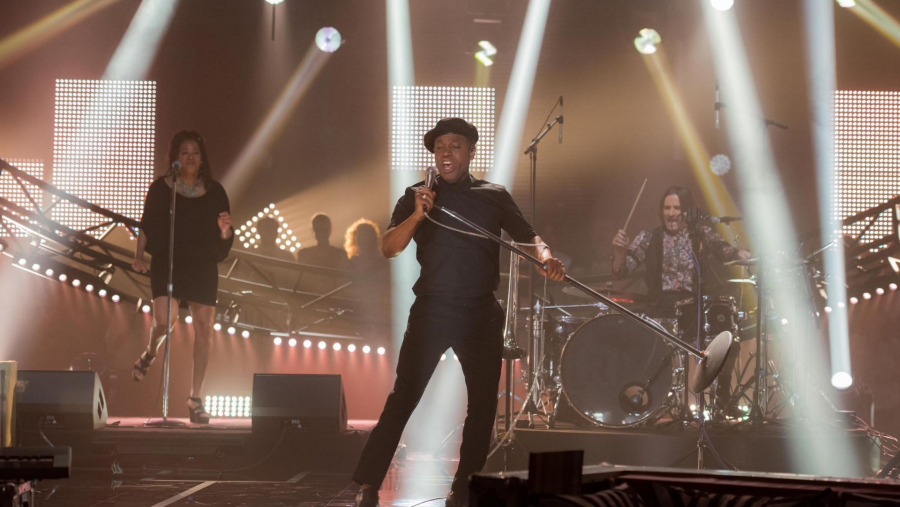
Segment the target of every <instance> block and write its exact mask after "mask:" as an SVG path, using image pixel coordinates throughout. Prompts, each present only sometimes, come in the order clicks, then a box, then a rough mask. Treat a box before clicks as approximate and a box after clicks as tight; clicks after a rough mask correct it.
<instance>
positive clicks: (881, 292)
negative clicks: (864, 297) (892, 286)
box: [875, 287, 884, 296]
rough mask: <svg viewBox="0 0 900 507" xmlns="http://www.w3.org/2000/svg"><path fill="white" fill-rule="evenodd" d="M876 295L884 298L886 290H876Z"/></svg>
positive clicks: (879, 288)
mask: <svg viewBox="0 0 900 507" xmlns="http://www.w3.org/2000/svg"><path fill="white" fill-rule="evenodd" d="M875 294H878V295H879V296H883V295H884V289H882V288H881V287H878V288H877V289H875Z"/></svg>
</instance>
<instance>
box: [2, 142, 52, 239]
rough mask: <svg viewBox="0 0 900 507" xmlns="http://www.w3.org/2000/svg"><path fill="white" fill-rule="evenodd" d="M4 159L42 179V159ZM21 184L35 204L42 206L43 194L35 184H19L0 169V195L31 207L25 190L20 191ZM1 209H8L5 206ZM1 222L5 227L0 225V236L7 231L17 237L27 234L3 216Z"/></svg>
mask: <svg viewBox="0 0 900 507" xmlns="http://www.w3.org/2000/svg"><path fill="white" fill-rule="evenodd" d="M4 160H6V162H7V163H8V164H10V165H13V166H15V167H18V168H19V170H21V171H24V172H25V173H27V174H30V175H32V176H34V177H35V178H37V179H44V161H43V160H37V159H21V158H7V159H4ZM22 186H24V187H25V189H26V190H27V191H28V194H29V195H31V198H32V199H34V202H35V204H37V206H38V207H43V195H44V194H43V192H40V191H39V190H38V187H37V185H35V184H33V183H30V182H25V181H23V182H22V184H21V185H20V184H19V182H18V181H16V180H15V178H13V177H12V175H10V174H9V172H8V171H0V197H3V198H5V199H7V200H9V201H10V202H12V203H14V204H16V205H18V206H21V207H23V208H28V209H32V205H31V201H30V200H29V199H28V196H26V195H25V192H23V191H22ZM3 209H4V210H5V211H9V210H8V209H7V208H5V207H4V208H3ZM3 223H4V224H5V225H6V227H0V238H5V237H9V236H10V234H9V231H12V233H13V235H14V236H17V237H23V236H27V233H25V231H23V230H22V229H20V228H18V227H16V226H15V224H14V222H13V221H11V220H9V219H6V218H4V219H3Z"/></svg>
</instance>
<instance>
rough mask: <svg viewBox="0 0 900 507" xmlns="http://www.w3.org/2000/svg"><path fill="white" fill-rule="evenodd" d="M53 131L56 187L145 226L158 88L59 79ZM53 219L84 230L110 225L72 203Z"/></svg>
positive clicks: (139, 83) (55, 212)
mask: <svg viewBox="0 0 900 507" xmlns="http://www.w3.org/2000/svg"><path fill="white" fill-rule="evenodd" d="M53 127H54V128H53V183H54V185H56V186H57V187H59V188H60V189H62V190H64V191H66V192H69V193H70V194H74V195H76V196H78V197H81V198H82V199H85V200H87V201H88V202H90V203H92V204H96V205H98V206H100V207H103V208H106V209H108V210H110V211H114V212H116V213H119V214H122V215H125V216H126V217H129V218H133V219H135V220H140V218H141V212H142V210H143V204H144V195H145V194H146V193H147V189H148V188H149V187H150V183H152V181H153V159H154V155H153V152H154V144H155V140H156V82H155V81H110V80H85V79H57V80H56V117H55V120H54V125H53ZM53 218H54V220H56V221H58V222H60V223H62V224H65V225H67V226H69V227H72V228H74V229H79V230H84V229H87V228H89V227H93V226H96V225H97V224H100V223H103V222H105V221H107V218H105V217H103V216H101V215H97V214H95V213H93V212H91V211H89V210H86V209H84V208H80V207H78V206H75V205H74V204H71V203H67V202H63V203H60V205H59V206H57V207H56V208H54V210H53ZM102 232H103V231H91V234H94V235H97V236H99V235H100V234H102Z"/></svg>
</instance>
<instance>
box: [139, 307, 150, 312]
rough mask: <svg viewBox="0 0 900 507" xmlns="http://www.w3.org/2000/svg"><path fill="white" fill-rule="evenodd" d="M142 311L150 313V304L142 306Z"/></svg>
mask: <svg viewBox="0 0 900 507" xmlns="http://www.w3.org/2000/svg"><path fill="white" fill-rule="evenodd" d="M141 311H142V312H144V313H150V305H144V306H142V307H141Z"/></svg>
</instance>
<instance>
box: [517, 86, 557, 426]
mask: <svg viewBox="0 0 900 507" xmlns="http://www.w3.org/2000/svg"><path fill="white" fill-rule="evenodd" d="M562 104H563V98H562V96H560V97H559V99H558V100H557V101H556V103H555V104H553V109H551V110H550V113H549V114H548V115H547V118H546V119H544V123H543V126H542V127H541V130H540V132H538V134H537V135H536V136H535V137H534V139H532V140H531V144H529V145H528V148H526V149H525V155H528V156H529V158H530V159H531V196H530V197H531V203H530V204H531V210H530V211H531V222H532V224H534V223H535V222H536V221H537V218H536V217H537V215H536V214H535V213H536V212H535V196H536V194H537V152H538V145H539V144H540V143H541V140H542V139H543V138H544V136H546V135H547V134H548V133H549V132H550V131H551V130H553V127H555V126H556V125H559V127H560V128H559V142H560V143H562V125H563V115H562ZM556 106H560V112H559V114H558V115H557V116H556V118H554V119H553V121H552V122H549V123H548V121H549V120H550V117H551V116H553V112H554V111H556ZM534 277H535V274H534V271H532V272H531V274H530V276H529V277H528V298H529V305H528V308H529V310H528V315H529V320H530V321H531V338H530V339H529V341H528V344H529V345H528V362H527V366H528V369H527V373H526V376H525V378H526V379H528V382H527V383H526V387H525V388H526V392H531V384H532V383H533V382H535V372H536V371H538V369H541V368H543V367H544V365H543V364H536V361H540V358H539V357H537V356H538V351H539V350H541V349H542V348H543V347H542V344H541V343H535V342H536V341H538V342H539V341H540V340H541V335H542V332H541V331H542V329H541V328H542V327H543V325H544V322H543V315H542V314H539V313H538V312H537V311H536V310H535V308H536V305H535V297H534V285H535V284H534ZM542 311H543V310H542ZM538 382H543V379H541V380H539V381H538ZM539 397H540V393H539V392H537V391H535V393H534V394H533V395H532V396H530V397H529V398H528V399H527V400H526V401H525V404H526V407H525V411H526V412H527V413H528V414H529V418H530V416H531V415H533V414H536V413H539V412H540V410H538V407H537V402H536V401H535V399H536V398H539Z"/></svg>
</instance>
